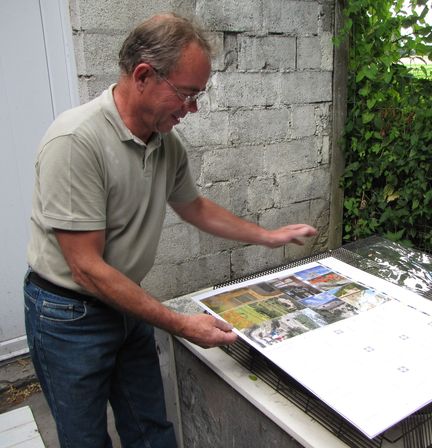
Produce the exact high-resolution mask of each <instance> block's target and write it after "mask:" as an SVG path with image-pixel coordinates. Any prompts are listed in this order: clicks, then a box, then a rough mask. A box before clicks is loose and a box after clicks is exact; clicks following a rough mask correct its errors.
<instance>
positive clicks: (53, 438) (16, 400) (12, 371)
mask: <svg viewBox="0 0 432 448" xmlns="http://www.w3.org/2000/svg"><path fill="white" fill-rule="evenodd" d="M35 381H36V375H35V373H34V369H33V366H32V364H31V361H30V359H29V358H27V357H24V358H20V359H16V360H13V361H10V362H3V363H2V364H0V414H2V413H4V412H7V411H11V410H13V409H17V408H20V407H22V406H30V409H31V410H32V413H33V416H34V419H35V421H36V424H37V427H38V429H39V432H40V435H41V437H42V440H43V442H44V444H45V447H46V448H59V447H60V445H59V442H58V438H57V432H56V428H55V423H54V420H53V418H52V415H51V412H50V410H49V407H48V404H47V402H46V400H45V397H44V395H43V393H42V392H40V391H37V387H36V386H35V385H34V382H35ZM35 390H36V391H35ZM108 431H109V433H110V435H111V439H112V442H113V448H121V443H120V439H119V437H118V435H117V433H116V431H115V426H114V416H113V414H112V411H111V409H110V408H108Z"/></svg>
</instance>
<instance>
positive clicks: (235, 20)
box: [196, 0, 262, 32]
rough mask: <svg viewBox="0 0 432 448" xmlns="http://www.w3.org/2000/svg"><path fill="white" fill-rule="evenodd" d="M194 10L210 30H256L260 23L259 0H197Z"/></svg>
mask: <svg viewBox="0 0 432 448" xmlns="http://www.w3.org/2000/svg"><path fill="white" fill-rule="evenodd" d="M196 12H197V15H198V16H199V17H201V20H202V21H203V23H204V25H205V26H206V27H207V28H208V29H210V30H220V31H239V32H242V31H255V32H256V30H257V29H260V28H261V24H262V17H261V1H259V0H237V1H233V0H197V4H196Z"/></svg>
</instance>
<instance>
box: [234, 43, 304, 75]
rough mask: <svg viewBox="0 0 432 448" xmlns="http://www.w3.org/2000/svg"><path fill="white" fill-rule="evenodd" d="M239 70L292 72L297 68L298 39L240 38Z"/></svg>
mask: <svg viewBox="0 0 432 448" xmlns="http://www.w3.org/2000/svg"><path fill="white" fill-rule="evenodd" d="M238 46H239V51H238V54H239V57H238V68H239V70H292V69H295V66H296V39H295V37H287V36H265V37H252V36H245V35H241V36H239V38H238Z"/></svg>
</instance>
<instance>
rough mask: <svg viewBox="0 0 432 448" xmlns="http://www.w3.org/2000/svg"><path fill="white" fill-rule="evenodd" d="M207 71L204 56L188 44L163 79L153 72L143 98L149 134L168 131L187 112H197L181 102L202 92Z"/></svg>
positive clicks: (197, 48)
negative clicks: (149, 113) (147, 114)
mask: <svg viewBox="0 0 432 448" xmlns="http://www.w3.org/2000/svg"><path fill="white" fill-rule="evenodd" d="M210 70H211V66H210V62H209V60H208V57H207V55H206V53H205V52H204V51H203V50H202V49H201V48H200V47H199V46H198V45H197V44H196V43H192V44H190V45H189V46H187V47H186V48H185V49H184V50H183V52H182V55H181V57H180V59H179V61H178V63H177V66H176V68H175V69H174V70H173V71H172V72H171V73H170V74H169V75H168V76H167V77H161V76H160V75H159V74H158V73H157V72H155V71H154V73H153V74H154V79H153V83H152V88H151V90H149V94H148V96H146V97H147V98H146V101H148V102H147V106H150V107H151V115H150V116H148V118H149V120H150V122H149V123H148V124H149V125H150V127H151V128H152V130H153V131H159V132H168V131H170V130H171V129H172V128H173V127H174V126H175V125H176V124H178V123H179V122H180V120H181V119H182V118H183V117H185V116H186V115H187V114H188V113H189V112H191V113H193V112H196V111H197V110H198V108H197V104H196V102H195V101H192V102H187V101H185V100H184V99H185V97H186V96H193V95H196V94H197V93H198V92H201V91H203V90H205V88H206V84H207V81H208V78H209V76H210ZM143 118H145V117H143Z"/></svg>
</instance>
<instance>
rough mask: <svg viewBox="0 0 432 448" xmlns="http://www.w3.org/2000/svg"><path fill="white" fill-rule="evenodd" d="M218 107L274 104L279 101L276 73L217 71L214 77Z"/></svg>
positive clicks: (278, 81) (278, 80)
mask: <svg viewBox="0 0 432 448" xmlns="http://www.w3.org/2000/svg"><path fill="white" fill-rule="evenodd" d="M212 82H213V84H214V87H215V93H216V95H215V97H216V102H217V106H218V108H229V107H253V106H272V105H274V104H276V103H277V102H278V91H279V83H280V79H279V75H278V74H275V73H234V72H221V73H216V74H215V75H214V77H213V79H212Z"/></svg>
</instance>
